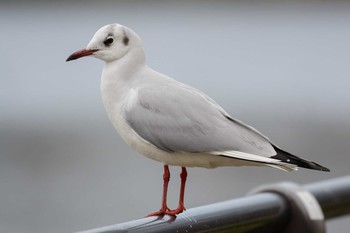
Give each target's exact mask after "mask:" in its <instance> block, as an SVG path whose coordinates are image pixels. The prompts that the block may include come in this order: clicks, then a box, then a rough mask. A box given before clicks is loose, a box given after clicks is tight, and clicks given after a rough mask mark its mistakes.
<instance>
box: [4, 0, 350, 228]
mask: <svg viewBox="0 0 350 233" xmlns="http://www.w3.org/2000/svg"><path fill="white" fill-rule="evenodd" d="M249 2H250V3H247V2H245V1H241V2H235V1H212V2H210V1H201V2H200V1H172V2H170V1H168V2H166V1H163V2H159V1H125V2H119V1H95V2H89V1H84V2H78V1H75V2H71V1H56V2H45V1H23V2H18V1H7V2H6V3H5V2H1V3H0V25H1V32H0V34H1V36H0V48H1V56H0V83H1V85H0V232H11V233H12V232H14V233H22V232H30V233H31V232H33V233H34V232H35V233H45V232H52V233H56V232H57V233H59V232H74V231H78V230H86V229H90V228H95V227H101V226H104V225H110V224H114V223H118V222H123V221H127V220H132V219H137V218H140V217H143V216H145V215H146V214H147V213H149V212H152V211H155V210H157V209H158V208H159V207H160V200H161V188H162V169H163V168H162V165H161V164H160V163H157V162H154V161H151V160H148V159H147V158H145V157H143V156H140V155H138V154H137V153H136V152H134V151H133V150H132V149H130V148H129V147H128V146H127V145H126V144H125V143H124V142H123V141H122V140H121V138H120V137H119V135H118V134H117V133H116V132H115V131H114V129H113V127H112V125H111V123H110V122H109V120H108V119H107V116H106V113H105V111H104V108H103V105H102V101H101V97H100V90H99V82H100V74H101V70H102V65H103V63H102V62H101V61H98V60H96V59H93V58H85V59H81V60H78V61H75V62H70V63H66V62H65V59H66V58H67V57H68V55H70V54H71V53H72V52H74V51H76V50H78V49H81V48H83V47H85V46H86V44H87V43H88V42H89V40H90V38H91V37H92V35H93V34H94V33H95V31H96V30H97V29H98V28H100V27H101V26H103V25H105V24H109V23H113V22H118V23H121V24H124V25H127V26H129V27H130V28H132V29H133V30H135V31H136V32H137V33H138V34H139V35H140V36H141V38H142V39H143V41H144V46H145V49H146V55H147V60H148V64H149V65H150V66H151V67H153V68H154V69H156V70H158V71H160V72H162V73H165V74H167V75H169V76H171V77H173V78H175V79H177V80H179V81H181V82H184V83H187V84H189V85H192V86H194V87H196V88H198V89H200V90H202V91H204V92H206V93H207V94H208V95H209V96H211V97H212V98H213V99H215V100H216V101H217V102H218V103H219V104H220V105H222V107H224V108H225V109H226V110H227V111H228V112H229V113H231V114H232V115H233V116H234V117H236V118H239V119H241V120H243V121H244V122H246V123H248V124H251V125H253V126H254V127H256V128H257V129H259V130H260V131H261V132H263V133H264V134H266V135H268V136H269V137H270V138H271V139H272V140H273V141H274V142H275V143H277V144H278V145H280V146H281V147H283V148H284V149H286V150H288V151H290V152H292V153H294V154H297V155H302V156H303V157H305V158H307V159H310V160H314V161H317V162H318V163H320V164H322V165H325V166H327V167H329V168H330V169H331V173H323V172H317V171H311V170H305V169H300V170H299V171H298V172H293V173H286V172H282V171H279V170H275V169H270V168H254V167H240V168H218V169H213V170H207V169H200V168H192V169H189V180H188V187H187V193H186V204H187V205H186V206H187V207H188V208H191V207H196V206H200V205H205V204H209V203H214V202H219V201H223V200H228V199H231V198H237V197H241V196H244V195H246V193H247V192H249V191H250V190H251V189H253V188H255V187H256V186H258V185H261V184H264V183H271V182H280V181H293V182H298V183H301V184H304V183H309V182H314V181H319V180H324V179H330V178H334V177H338V176H344V175H348V174H349V165H350V156H349V154H350V133H349V132H350V124H349V123H350V93H349V87H350V65H349V61H350V26H349V25H350V4H349V3H347V2H342V1H321V2H320V1H308V2H304V1H300V2H299V1H265V2H262V1H256V2H252V1H249ZM171 171H172V178H173V179H172V181H171V185H170V194H169V202H170V206H171V207H176V205H177V198H178V188H179V179H178V174H179V172H180V170H179V169H178V168H176V167H173V168H172V169H171ZM327 227H328V230H329V232H332V233H334V232H346V231H348V229H349V228H350V221H349V217H344V218H339V219H336V220H332V221H329V222H327Z"/></svg>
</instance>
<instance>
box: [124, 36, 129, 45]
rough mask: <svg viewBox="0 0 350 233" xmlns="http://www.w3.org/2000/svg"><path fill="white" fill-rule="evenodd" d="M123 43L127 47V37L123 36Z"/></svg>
mask: <svg viewBox="0 0 350 233" xmlns="http://www.w3.org/2000/svg"><path fill="white" fill-rule="evenodd" d="M123 43H124V45H128V44H129V37H127V36H124V38H123Z"/></svg>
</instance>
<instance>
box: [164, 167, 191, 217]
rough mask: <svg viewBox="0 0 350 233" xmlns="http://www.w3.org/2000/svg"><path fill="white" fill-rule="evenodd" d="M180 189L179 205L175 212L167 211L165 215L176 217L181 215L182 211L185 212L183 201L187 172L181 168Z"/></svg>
mask: <svg viewBox="0 0 350 233" xmlns="http://www.w3.org/2000/svg"><path fill="white" fill-rule="evenodd" d="M180 177H181V188H180V198H179V205H178V207H177V208H176V209H175V210H168V211H167V212H166V214H169V215H176V214H180V213H182V212H183V211H184V210H186V208H185V205H184V199H185V186H186V179H187V171H186V168H185V167H182V170H181V174H180Z"/></svg>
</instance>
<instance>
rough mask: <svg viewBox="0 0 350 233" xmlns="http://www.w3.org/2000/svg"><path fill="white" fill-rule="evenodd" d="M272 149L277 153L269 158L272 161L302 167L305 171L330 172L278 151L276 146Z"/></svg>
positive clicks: (317, 165) (316, 164)
mask: <svg viewBox="0 0 350 233" xmlns="http://www.w3.org/2000/svg"><path fill="white" fill-rule="evenodd" d="M273 147H274V149H275V151H276V152H277V155H275V156H272V157H271V158H272V159H278V160H281V161H282V162H285V163H291V164H295V165H297V166H298V167H303V168H307V169H313V170H318V171H324V172H329V171H330V170H329V169H328V168H326V167H324V166H322V165H320V164H318V163H315V162H312V161H308V160H305V159H302V158H299V157H297V156H295V155H292V154H290V153H288V152H286V151H283V150H281V149H279V148H278V147H276V146H273Z"/></svg>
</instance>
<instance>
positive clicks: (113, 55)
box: [67, 24, 143, 62]
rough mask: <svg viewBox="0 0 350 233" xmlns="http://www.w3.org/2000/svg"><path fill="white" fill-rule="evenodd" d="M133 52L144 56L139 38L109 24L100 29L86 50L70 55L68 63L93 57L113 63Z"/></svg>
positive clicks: (132, 33)
mask: <svg viewBox="0 0 350 233" xmlns="http://www.w3.org/2000/svg"><path fill="white" fill-rule="evenodd" d="M131 50H137V51H138V53H140V52H141V53H142V56H143V48H142V42H141V40H140V38H139V36H138V35H137V34H136V33H135V32H133V31H132V30H131V29H129V28H127V27H125V26H123V25H120V24H109V25H106V26H103V27H102V28H100V29H99V30H98V31H97V32H96V33H95V35H94V36H93V38H92V39H91V41H90V42H89V44H88V45H87V46H86V48H85V49H82V50H79V51H77V52H75V53H73V54H72V55H70V56H69V57H68V58H67V61H71V60H75V59H78V58H81V57H85V56H90V55H92V56H94V57H96V58H98V59H101V60H103V61H105V62H112V61H115V60H119V59H120V58H122V57H124V56H125V55H126V54H128V53H129V52H130V51H131Z"/></svg>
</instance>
